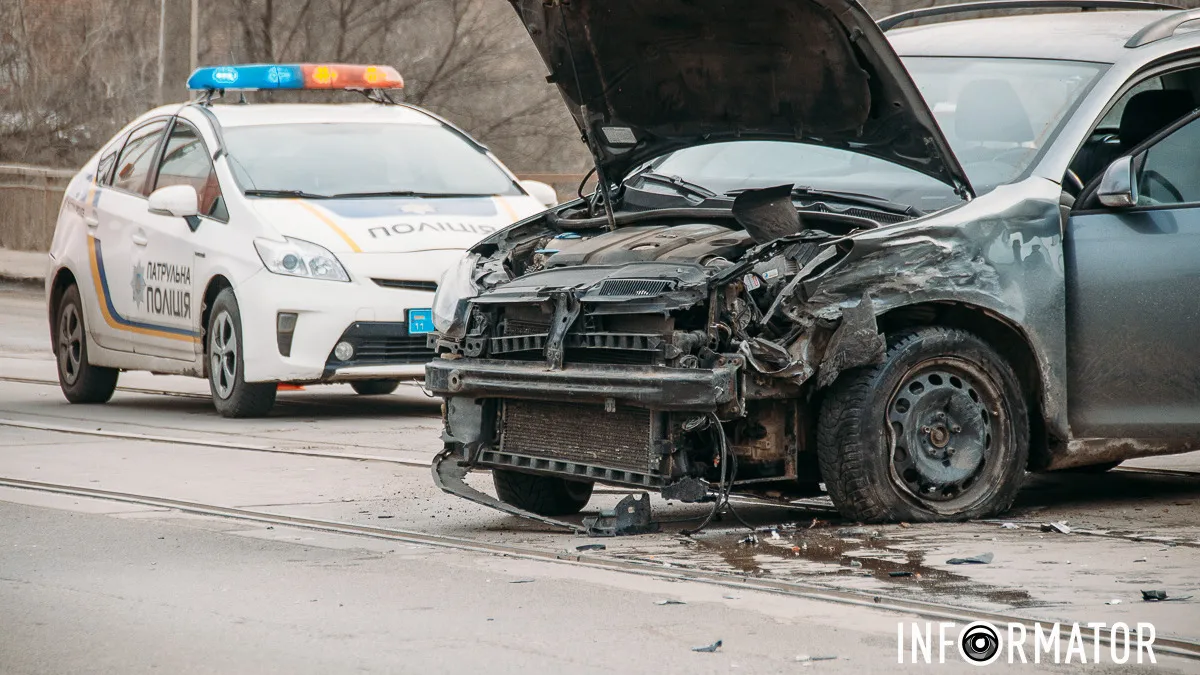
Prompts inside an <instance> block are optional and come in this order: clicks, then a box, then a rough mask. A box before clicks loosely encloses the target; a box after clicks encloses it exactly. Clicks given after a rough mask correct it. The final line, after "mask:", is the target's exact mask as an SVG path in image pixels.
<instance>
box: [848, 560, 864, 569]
mask: <svg viewBox="0 0 1200 675" xmlns="http://www.w3.org/2000/svg"><path fill="white" fill-rule="evenodd" d="M850 566H851V567H862V563H861V562H859V561H857V560H851V561H850Z"/></svg>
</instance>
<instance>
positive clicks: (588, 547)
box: [575, 544, 608, 551]
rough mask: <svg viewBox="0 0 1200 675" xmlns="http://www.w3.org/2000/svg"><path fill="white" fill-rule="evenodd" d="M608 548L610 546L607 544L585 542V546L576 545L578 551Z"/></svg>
mask: <svg viewBox="0 0 1200 675" xmlns="http://www.w3.org/2000/svg"><path fill="white" fill-rule="evenodd" d="M607 548H608V547H607V546H605V545H604V544H584V545H583V546H576V547H575V550H576V551H603V550H605V549H607Z"/></svg>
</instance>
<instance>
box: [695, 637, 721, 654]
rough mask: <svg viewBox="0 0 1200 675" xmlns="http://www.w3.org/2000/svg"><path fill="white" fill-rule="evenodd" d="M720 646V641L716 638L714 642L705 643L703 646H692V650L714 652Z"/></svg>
mask: <svg viewBox="0 0 1200 675" xmlns="http://www.w3.org/2000/svg"><path fill="white" fill-rule="evenodd" d="M720 648H721V641H720V640H717V641H716V642H714V643H712V644H711V645H705V646H703V647H692V651H694V652H715V651H717V650H718V649H720Z"/></svg>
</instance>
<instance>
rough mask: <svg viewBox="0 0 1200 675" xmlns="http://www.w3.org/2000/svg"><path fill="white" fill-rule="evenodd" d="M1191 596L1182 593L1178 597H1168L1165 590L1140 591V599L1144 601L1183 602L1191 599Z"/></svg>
mask: <svg viewBox="0 0 1200 675" xmlns="http://www.w3.org/2000/svg"><path fill="white" fill-rule="evenodd" d="M1191 599H1192V596H1190V595H1184V596H1182V597H1178V598H1168V597H1167V592H1166V591H1142V600H1145V601H1146V602H1183V601H1184V600H1191Z"/></svg>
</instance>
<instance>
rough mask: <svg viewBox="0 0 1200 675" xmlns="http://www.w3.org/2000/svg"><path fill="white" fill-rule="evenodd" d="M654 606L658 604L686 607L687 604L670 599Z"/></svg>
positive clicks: (657, 603) (658, 603)
mask: <svg viewBox="0 0 1200 675" xmlns="http://www.w3.org/2000/svg"><path fill="white" fill-rule="evenodd" d="M654 604H656V605H686V604H687V603H686V602H684V601H682V600H671V599H669V598H668V599H666V600H659V601H658V602H656V603H654Z"/></svg>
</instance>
